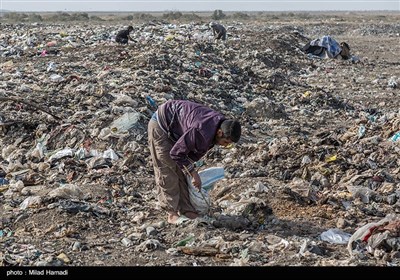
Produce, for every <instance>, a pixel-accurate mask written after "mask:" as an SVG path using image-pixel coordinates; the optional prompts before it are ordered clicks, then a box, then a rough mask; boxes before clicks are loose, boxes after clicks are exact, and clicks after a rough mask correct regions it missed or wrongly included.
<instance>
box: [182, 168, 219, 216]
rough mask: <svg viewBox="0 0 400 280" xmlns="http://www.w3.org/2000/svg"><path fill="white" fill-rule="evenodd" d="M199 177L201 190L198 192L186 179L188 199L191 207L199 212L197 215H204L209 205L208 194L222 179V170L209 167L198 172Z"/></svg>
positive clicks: (189, 180) (188, 179) (190, 179)
mask: <svg viewBox="0 0 400 280" xmlns="http://www.w3.org/2000/svg"><path fill="white" fill-rule="evenodd" d="M199 176H200V179H201V190H200V192H199V191H198V189H197V188H195V187H194V186H193V185H192V178H190V177H187V181H188V185H189V197H190V202H191V203H192V205H193V207H194V208H195V209H196V210H197V212H199V214H201V215H204V214H206V213H207V211H208V210H209V207H210V205H211V200H210V195H209V192H210V190H212V188H213V187H214V184H215V183H216V182H217V181H218V180H221V179H223V178H224V176H225V173H224V168H223V167H211V168H207V169H204V170H202V171H200V172H199Z"/></svg>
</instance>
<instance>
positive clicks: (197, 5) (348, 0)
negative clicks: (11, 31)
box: [0, 0, 400, 12]
mask: <svg viewBox="0 0 400 280" xmlns="http://www.w3.org/2000/svg"><path fill="white" fill-rule="evenodd" d="M0 9H3V10H11V11H17V12H24V11H25V12H27V11H32V12H35V11H65V12H75V11H87V12H90V11H122V12H124V11H214V10H218V9H220V10H222V11H399V12H400V0H373V1H371V0H361V1H352V0H338V1H329V0H311V1H302V0H292V1H285V0H277V1H268V0H260V1H251V0H250V1H245V0H226V1H224V0H209V1H196V0H180V1H171V0H158V1H152V0H149V1H135V0H121V1H118V0H115V1H114V0H97V1H95V0H88V1H85V0H67V1H61V0H42V1H37V0H0Z"/></svg>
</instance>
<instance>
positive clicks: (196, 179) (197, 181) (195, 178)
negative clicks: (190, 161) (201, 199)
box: [190, 170, 201, 191]
mask: <svg viewBox="0 0 400 280" xmlns="http://www.w3.org/2000/svg"><path fill="white" fill-rule="evenodd" d="M190 175H192V184H193V186H194V187H195V188H196V189H197V190H199V191H200V189H201V179H200V176H199V173H197V171H196V170H193V171H192V172H190Z"/></svg>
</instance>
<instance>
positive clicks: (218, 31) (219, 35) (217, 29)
mask: <svg viewBox="0 0 400 280" xmlns="http://www.w3.org/2000/svg"><path fill="white" fill-rule="evenodd" d="M210 28H211V29H212V31H213V35H214V38H215V40H220V39H221V40H223V41H225V40H226V29H225V27H224V26H223V25H222V24H219V23H215V22H211V23H210Z"/></svg>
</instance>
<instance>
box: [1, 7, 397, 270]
mask: <svg viewBox="0 0 400 280" xmlns="http://www.w3.org/2000/svg"><path fill="white" fill-rule="evenodd" d="M221 22H222V23H223V24H224V25H225V26H227V30H228V40H227V42H226V44H222V43H221V42H217V43H216V42H213V40H211V39H210V36H211V33H210V31H209V30H208V29H207V24H208V21H206V20H204V21H201V22H200V21H199V22H191V23H177V22H171V21H161V20H160V21H153V22H151V23H149V22H147V23H135V24H133V26H134V31H133V33H132V34H131V36H132V37H133V38H135V40H136V42H134V43H130V44H128V45H127V46H121V45H118V44H116V43H115V42H114V41H113V36H114V35H115V33H116V31H118V30H119V29H121V28H124V27H126V26H127V25H129V24H131V23H129V22H127V21H125V22H120V23H118V24H108V23H107V22H106V23H102V22H100V23H93V22H85V23H83V22H77V23H65V22H64V23H54V24H50V23H35V24H32V23H18V24H10V23H4V22H1V23H0V24H1V30H2V32H1V36H0V46H1V49H0V55H1V56H0V148H1V154H0V263H1V265H2V266H57V267H59V266H398V265H399V264H400V252H399V250H400V219H399V216H398V215H399V213H400V173H399V171H400V157H399V155H400V134H398V136H399V137H398V138H397V137H396V133H399V132H400V110H399V108H400V89H399V88H400V84H399V83H400V61H399V57H400V15H399V14H398V13H388V14H372V13H371V14H358V13H342V14H341V13H337V14H327V15H325V14H315V15H313V14H308V16H307V17H306V16H304V15H303V16H296V15H291V16H289V15H288V16H286V17H284V16H271V17H266V18H264V19H259V20H257V21H256V20H253V21H251V20H242V21H238V20H236V21H233V20H231V21H228V20H227V21H221ZM188 35H191V36H188ZM324 35H330V36H332V37H333V38H335V39H336V40H337V41H338V42H341V41H346V42H347V43H348V44H349V45H350V49H351V50H350V51H351V54H352V55H353V57H352V59H349V60H342V59H330V58H318V57H313V56H308V55H307V54H305V53H304V52H302V51H301V47H302V46H304V45H305V44H306V43H307V42H309V41H310V40H313V39H316V38H320V37H322V36H324ZM147 96H149V97H150V98H146V97H147ZM171 98H174V99H189V100H193V101H196V102H200V103H203V104H206V105H208V106H210V107H212V108H214V109H216V110H219V111H221V112H223V113H224V114H226V115H227V116H228V117H233V118H237V119H239V120H240V121H241V123H242V128H243V130H242V138H241V140H240V141H239V143H238V144H237V145H235V147H234V148H232V149H222V148H218V147H215V148H213V149H212V150H211V151H210V152H209V153H208V154H207V155H206V157H204V159H203V161H202V162H201V164H202V165H201V164H199V165H201V166H200V167H199V170H203V169H205V168H209V167H224V170H225V178H224V179H222V180H220V181H218V182H217V183H216V184H215V185H214V188H213V189H212V190H211V191H210V193H209V195H210V198H211V208H210V211H209V213H208V214H207V215H206V216H205V217H204V218H202V219H196V220H193V221H190V222H187V223H184V224H181V225H171V224H168V223H166V218H167V216H166V213H164V212H163V211H162V210H160V209H159V207H158V205H157V193H156V189H155V182H154V177H153V167H152V163H151V159H150V154H149V150H148V148H147V122H148V120H149V118H150V116H151V114H152V112H153V111H154V109H155V107H154V106H152V102H150V101H154V102H155V103H156V104H161V103H162V102H164V101H166V100H167V99H171ZM388 215H389V216H388ZM366 225H370V226H367V227H368V232H367V233H366V232H360V231H358V232H357V230H359V229H360V228H362V227H363V226H366ZM364 228H365V227H364ZM356 232H357V234H355V233H356Z"/></svg>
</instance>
